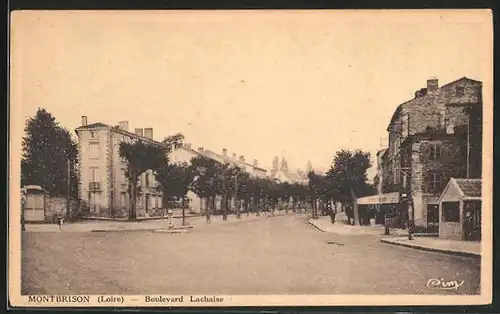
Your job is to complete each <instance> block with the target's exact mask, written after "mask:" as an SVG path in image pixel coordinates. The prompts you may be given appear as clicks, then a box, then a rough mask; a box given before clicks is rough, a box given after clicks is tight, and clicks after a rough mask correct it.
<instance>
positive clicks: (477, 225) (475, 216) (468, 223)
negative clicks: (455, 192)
mask: <svg viewBox="0 0 500 314" xmlns="http://www.w3.org/2000/svg"><path fill="white" fill-rule="evenodd" d="M463 230H464V234H463V239H464V240H465V241H481V201H476V200H474V201H464V226H463Z"/></svg>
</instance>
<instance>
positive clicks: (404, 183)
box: [402, 174, 407, 189]
mask: <svg viewBox="0 0 500 314" xmlns="http://www.w3.org/2000/svg"><path fill="white" fill-rule="evenodd" d="M402 181H403V188H405V189H406V185H407V176H406V174H403V180H402Z"/></svg>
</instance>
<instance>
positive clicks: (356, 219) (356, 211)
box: [349, 188, 359, 226]
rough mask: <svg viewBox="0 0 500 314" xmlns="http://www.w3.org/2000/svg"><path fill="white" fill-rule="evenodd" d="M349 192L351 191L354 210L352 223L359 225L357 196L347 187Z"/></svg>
mask: <svg viewBox="0 0 500 314" xmlns="http://www.w3.org/2000/svg"><path fill="white" fill-rule="evenodd" d="M349 192H350V193H351V197H352V205H353V211H354V225H355V226H359V212H358V197H357V196H356V193H354V190H353V189H352V188H350V189H349Z"/></svg>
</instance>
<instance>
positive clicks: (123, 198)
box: [120, 193, 127, 208]
mask: <svg viewBox="0 0 500 314" xmlns="http://www.w3.org/2000/svg"><path fill="white" fill-rule="evenodd" d="M120 205H121V206H122V207H123V208H125V207H126V206H127V193H121V203H120Z"/></svg>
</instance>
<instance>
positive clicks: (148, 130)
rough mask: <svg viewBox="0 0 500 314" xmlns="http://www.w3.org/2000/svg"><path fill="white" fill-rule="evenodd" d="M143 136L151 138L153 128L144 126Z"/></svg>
mask: <svg viewBox="0 0 500 314" xmlns="http://www.w3.org/2000/svg"><path fill="white" fill-rule="evenodd" d="M144 136H145V137H147V138H150V139H153V128H144Z"/></svg>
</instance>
